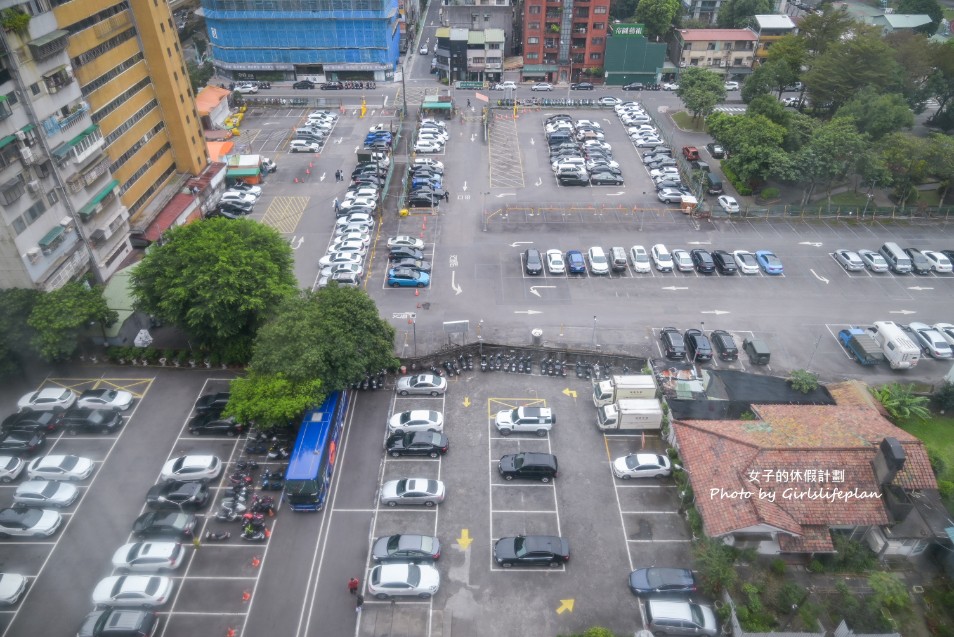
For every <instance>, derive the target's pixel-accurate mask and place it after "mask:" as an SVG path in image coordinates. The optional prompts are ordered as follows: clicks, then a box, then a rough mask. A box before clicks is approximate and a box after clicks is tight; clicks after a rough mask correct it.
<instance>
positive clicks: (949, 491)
mask: <svg viewBox="0 0 954 637" xmlns="http://www.w3.org/2000/svg"><path fill="white" fill-rule="evenodd" d="M937 490H938V492H939V493H940V494H941V498H943V499H944V500H954V482H951V481H950V480H938V481H937Z"/></svg>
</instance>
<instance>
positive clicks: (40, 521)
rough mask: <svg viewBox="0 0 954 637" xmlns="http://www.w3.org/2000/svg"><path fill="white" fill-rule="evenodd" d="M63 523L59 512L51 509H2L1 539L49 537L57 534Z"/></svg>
mask: <svg viewBox="0 0 954 637" xmlns="http://www.w3.org/2000/svg"><path fill="white" fill-rule="evenodd" d="M62 521H63V516H61V515H60V514H59V512H57V511H51V510H49V509H31V508H24V507H13V508H12V509H0V538H8V537H14V536H16V537H49V536H51V535H53V534H54V533H56V530H57V529H58V528H60V523H61V522H62Z"/></svg>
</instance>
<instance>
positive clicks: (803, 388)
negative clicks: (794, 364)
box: [788, 369, 818, 394]
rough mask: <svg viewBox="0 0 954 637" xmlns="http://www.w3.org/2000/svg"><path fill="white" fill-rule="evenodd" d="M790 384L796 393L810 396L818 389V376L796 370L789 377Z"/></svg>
mask: <svg viewBox="0 0 954 637" xmlns="http://www.w3.org/2000/svg"><path fill="white" fill-rule="evenodd" d="M788 383H789V385H791V386H792V389H794V390H795V391H798V392H801V393H803V394H810V393H812V392H813V391H815V390H816V389H818V375H817V374H813V373H811V372H809V371H806V370H804V369H794V370H792V372H791V373H790V374H789V375H788Z"/></svg>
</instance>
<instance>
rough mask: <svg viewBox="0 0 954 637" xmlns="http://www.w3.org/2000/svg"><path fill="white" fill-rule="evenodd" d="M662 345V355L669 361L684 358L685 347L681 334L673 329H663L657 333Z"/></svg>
mask: <svg viewBox="0 0 954 637" xmlns="http://www.w3.org/2000/svg"><path fill="white" fill-rule="evenodd" d="M659 340H661V341H662V344H663V354H665V356H666V358H668V359H670V360H677V361H679V360H682V359H684V358H685V357H686V346H685V344H684V343H683V341H682V334H681V333H680V332H679V330H677V329H676V328H674V327H664V328H663V329H662V331H661V332H660V333H659Z"/></svg>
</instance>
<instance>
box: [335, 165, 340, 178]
mask: <svg viewBox="0 0 954 637" xmlns="http://www.w3.org/2000/svg"><path fill="white" fill-rule="evenodd" d="M335 181H341V169H340V168H339V169H338V171H337V172H336V173H335Z"/></svg>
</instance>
